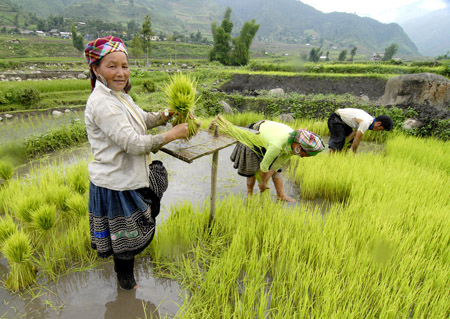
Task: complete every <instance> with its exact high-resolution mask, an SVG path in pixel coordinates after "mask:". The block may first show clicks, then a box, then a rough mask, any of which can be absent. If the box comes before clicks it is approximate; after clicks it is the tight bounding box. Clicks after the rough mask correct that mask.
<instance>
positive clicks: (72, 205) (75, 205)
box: [66, 193, 89, 218]
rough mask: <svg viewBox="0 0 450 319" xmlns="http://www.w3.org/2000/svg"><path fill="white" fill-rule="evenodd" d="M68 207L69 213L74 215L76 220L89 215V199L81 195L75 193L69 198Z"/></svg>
mask: <svg viewBox="0 0 450 319" xmlns="http://www.w3.org/2000/svg"><path fill="white" fill-rule="evenodd" d="M66 205H67V209H68V211H69V212H72V213H74V215H75V217H76V218H80V217H86V216H87V215H88V211H89V209H88V199H87V198H86V197H85V196H83V195H81V194H79V193H73V194H72V196H70V197H68V198H67V200H66Z"/></svg>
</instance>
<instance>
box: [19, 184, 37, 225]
mask: <svg viewBox="0 0 450 319" xmlns="http://www.w3.org/2000/svg"><path fill="white" fill-rule="evenodd" d="M13 200H14V201H15V204H14V205H13V208H12V209H13V211H14V213H15V215H16V217H17V218H18V219H20V220H22V221H24V222H26V223H30V222H31V215H32V213H33V211H35V210H37V209H38V208H39V207H40V206H41V205H43V204H44V198H43V197H42V196H41V195H39V194H38V193H37V192H35V191H34V189H33V188H30V190H29V193H28V194H23V193H21V194H16V196H15V197H14V199H13Z"/></svg>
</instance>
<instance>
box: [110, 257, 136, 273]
mask: <svg viewBox="0 0 450 319" xmlns="http://www.w3.org/2000/svg"><path fill="white" fill-rule="evenodd" d="M133 268H134V257H132V258H131V259H121V258H117V257H116V256H114V270H115V271H116V273H118V274H133Z"/></svg>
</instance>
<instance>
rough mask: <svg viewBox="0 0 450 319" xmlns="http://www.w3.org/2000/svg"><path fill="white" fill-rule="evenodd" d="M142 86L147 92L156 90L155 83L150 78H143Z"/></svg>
mask: <svg viewBox="0 0 450 319" xmlns="http://www.w3.org/2000/svg"><path fill="white" fill-rule="evenodd" d="M142 87H143V88H144V91H146V92H147V93H152V92H155V91H156V84H155V82H153V81H152V80H145V81H144V82H143V83H142Z"/></svg>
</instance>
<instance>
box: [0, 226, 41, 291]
mask: <svg viewBox="0 0 450 319" xmlns="http://www.w3.org/2000/svg"><path fill="white" fill-rule="evenodd" d="M2 253H3V255H4V256H5V258H6V260H7V261H8V264H9V266H10V268H11V270H10V272H9V274H8V278H7V279H6V281H5V287H6V288H7V289H9V290H11V291H19V290H20V289H23V288H26V287H28V286H30V285H32V284H34V283H35V282H36V269H35V267H34V265H33V264H32V261H31V258H32V253H33V252H32V248H31V244H30V239H29V237H28V235H27V234H25V233H24V232H22V231H18V232H15V233H14V234H12V235H11V236H10V237H9V238H8V239H7V240H6V241H5V244H4V246H3V248H2Z"/></svg>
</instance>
